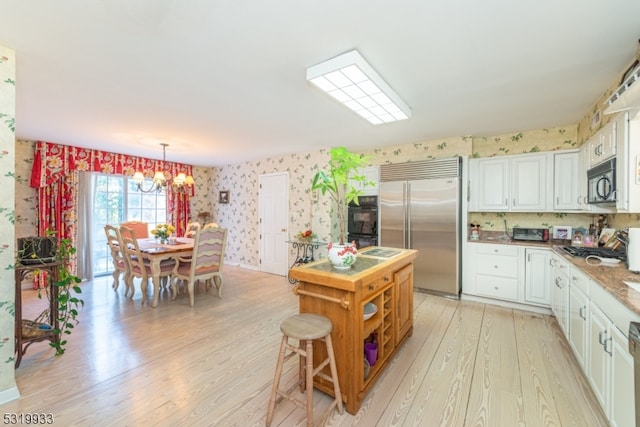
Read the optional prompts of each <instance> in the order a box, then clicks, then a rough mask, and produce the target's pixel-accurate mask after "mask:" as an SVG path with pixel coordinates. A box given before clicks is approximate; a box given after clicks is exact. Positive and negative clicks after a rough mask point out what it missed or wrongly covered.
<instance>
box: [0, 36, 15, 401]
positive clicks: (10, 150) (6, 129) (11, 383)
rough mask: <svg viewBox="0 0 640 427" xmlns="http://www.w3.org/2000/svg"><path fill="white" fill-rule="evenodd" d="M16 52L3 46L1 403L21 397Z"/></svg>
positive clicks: (0, 96) (0, 70)
mask: <svg viewBox="0 0 640 427" xmlns="http://www.w3.org/2000/svg"><path fill="white" fill-rule="evenodd" d="M15 59H16V56H15V52H14V51H13V50H11V49H7V48H5V47H2V46H0V171H2V173H1V174H0V187H1V188H2V198H0V403H2V402H4V401H8V400H12V399H14V398H17V397H18V394H17V393H18V391H17V388H16V382H15V375H14V334H13V331H14V313H15V287H14V280H15V279H14V277H15V276H14V259H15V258H14V247H15V229H14V223H15V207H14V203H13V201H14V199H15V187H16V186H15V178H14V176H15V162H16V160H15V159H16V153H15V146H16V144H15V111H16V109H15V104H16V83H15V79H16V61H15Z"/></svg>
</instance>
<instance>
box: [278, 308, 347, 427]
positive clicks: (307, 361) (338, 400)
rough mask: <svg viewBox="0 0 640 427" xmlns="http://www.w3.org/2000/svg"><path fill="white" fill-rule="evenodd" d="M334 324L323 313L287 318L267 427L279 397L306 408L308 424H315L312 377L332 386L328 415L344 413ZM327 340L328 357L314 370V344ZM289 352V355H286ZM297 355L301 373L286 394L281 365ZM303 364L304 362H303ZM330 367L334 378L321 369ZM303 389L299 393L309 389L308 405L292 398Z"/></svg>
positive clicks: (307, 394) (284, 323)
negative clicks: (297, 391) (296, 344)
mask: <svg viewBox="0 0 640 427" xmlns="http://www.w3.org/2000/svg"><path fill="white" fill-rule="evenodd" d="M332 330H333V324H332V323H331V320H329V319H328V318H326V317H325V316H322V315H320V314H311V313H304V314H297V315H295V316H291V317H289V318H287V319H285V320H284V321H283V322H282V323H281V324H280V331H282V334H283V337H282V343H281V344H280V354H279V355H278V364H277V365H276V374H275V377H274V379H273V389H272V390H271V398H270V399H269V410H268V412H267V422H266V425H267V427H268V426H269V425H271V420H272V419H273V410H274V408H275V405H276V399H278V396H281V397H284V398H285V399H288V400H290V401H291V402H293V403H295V404H296V405H297V406H299V407H301V408H305V407H306V409H307V425H308V426H312V425H313V377H315V376H319V377H321V378H323V379H325V380H326V381H331V382H332V383H333V392H334V395H335V399H334V401H333V402H332V403H331V405H330V406H329V408H327V410H326V412H325V414H323V416H325V415H327V414H328V413H329V411H331V410H332V409H333V407H334V406H336V405H338V412H339V413H341V414H342V412H343V407H342V395H341V394H340V384H339V383H338V372H337V370H336V360H335V358H334V355H333V344H332V343H331V331H332ZM289 338H293V339H297V340H298V341H299V344H298V346H295V345H292V344H289ZM314 340H320V341H324V343H325V345H326V346H327V358H326V359H325V360H324V361H323V362H322V363H320V364H319V365H318V366H317V367H316V368H315V369H314V368H313V341H314ZM287 350H289V351H290V353H288V354H287ZM296 354H299V355H300V358H301V361H300V362H301V363H300V372H299V373H298V381H296V382H295V383H294V384H293V385H292V386H290V387H289V388H288V389H286V391H283V390H280V388H279V387H280V376H281V374H282V365H283V364H284V362H285V361H287V360H289V359H290V358H291V357H293V356H295V355H296ZM303 362H304V363H303ZM327 364H329V367H330V369H331V376H328V375H326V374H325V373H324V372H321V370H322V369H323V368H324V367H325V366H327ZM298 386H300V390H301V391H304V390H305V387H306V402H305V401H304V400H301V399H298V398H296V397H295V396H294V395H293V390H294V389H295V388H297V387H298Z"/></svg>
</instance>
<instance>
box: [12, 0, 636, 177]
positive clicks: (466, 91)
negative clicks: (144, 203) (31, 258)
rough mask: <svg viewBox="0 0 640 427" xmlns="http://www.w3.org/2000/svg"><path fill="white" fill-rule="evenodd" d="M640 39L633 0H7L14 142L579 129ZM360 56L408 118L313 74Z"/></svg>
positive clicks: (258, 142) (205, 151)
mask: <svg viewBox="0 0 640 427" xmlns="http://www.w3.org/2000/svg"><path fill="white" fill-rule="evenodd" d="M638 38H640V1H638V0H608V1H602V0H563V1H557V0H537V1H530V2H527V5H526V6H523V2H519V1H513V0H485V1H478V0H455V1H454V0H450V1H447V0H440V1H433V0H431V1H429V0H405V1H396V2H392V1H388V0H348V1H345V0H324V1H309V0H306V1H305V0H280V1H275V0H262V1H258V0H254V1H248V0H224V1H222V0H83V1H77V0H75V1H74V0H56V1H51V0H30V1H24V0H0V45H3V46H6V47H10V48H12V49H14V50H15V51H16V56H17V78H16V90H17V100H16V104H17V105H16V108H17V111H16V134H17V135H16V136H17V138H19V139H30V140H46V141H51V142H57V143H62V144H70V145H77V146H81V147H94V148H100V149H105V150H109V151H115V152H121V153H127V154H133V155H143V156H146V157H153V158H161V156H162V154H161V153H162V149H161V147H160V145H159V143H160V142H167V143H169V144H170V145H169V147H168V148H167V160H171V161H179V162H186V163H191V164H194V165H201V166H220V165H226V164H234V163H239V162H243V161H248V160H257V159H263V158H266V157H269V156H276V155H282V154H285V153H292V152H302V151H305V152H306V151H313V150H316V149H319V148H327V147H332V146H337V145H346V146H348V147H350V148H352V149H354V150H358V149H366V148H374V147H380V146H384V145H390V144H405V143H413V142H419V141H426V140H433V139H438V138H443V137H449V136H461V135H473V136H488V135H499V134H503V133H508V132H512V131H520V130H529V129H541V128H546V127H553V126H562V125H569V124H574V123H577V122H578V121H579V120H580V119H581V118H582V116H583V115H584V114H585V113H586V112H587V110H588V109H589V107H590V106H591V105H592V104H593V102H595V101H596V99H597V98H598V97H599V96H600V95H601V94H602V93H603V91H604V90H606V89H607V87H608V86H609V85H610V83H611V82H612V81H613V80H614V79H615V78H616V77H617V76H618V75H619V74H620V73H621V72H622V71H623V70H624V68H625V67H626V66H627V65H628V64H629V63H630V62H631V61H632V60H633V58H634V57H635V55H636V49H637V40H638ZM352 49H357V50H358V51H359V52H360V53H361V54H362V55H363V56H364V57H365V58H366V59H367V60H368V62H369V63H370V64H371V65H372V66H373V67H374V68H376V69H377V71H378V72H379V73H380V74H381V75H382V76H383V78H384V79H385V80H386V81H387V83H388V84H389V85H390V86H391V87H393V88H394V89H395V91H396V92H397V93H398V94H399V95H400V96H401V97H403V99H404V100H405V102H406V103H407V104H408V105H409V106H410V107H411V109H412V115H413V116H412V118H411V119H409V120H404V121H401V122H396V123H390V124H385V125H378V126H374V125H371V124H369V123H368V122H367V121H366V120H364V119H362V118H360V117H359V116H357V115H356V114H355V113H353V112H351V111H349V110H347V109H346V108H345V107H343V106H341V105H340V104H338V103H337V102H335V101H334V100H333V99H331V98H329V97H328V96H327V95H324V94H322V93H321V92H319V91H318V90H317V89H315V88H314V87H312V86H311V85H310V84H309V83H307V82H306V79H305V70H306V68H307V67H309V66H311V65H314V64H317V63H319V62H322V61H324V60H326V59H329V58H331V57H334V56H336V55H338V54H341V53H343V52H346V51H349V50H352Z"/></svg>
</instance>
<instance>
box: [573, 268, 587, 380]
mask: <svg viewBox="0 0 640 427" xmlns="http://www.w3.org/2000/svg"><path fill="white" fill-rule="evenodd" d="M588 316H589V298H588V297H587V295H586V294H585V293H584V292H583V291H582V290H581V289H580V287H579V286H578V285H576V284H575V283H574V281H573V278H572V279H571V284H570V287H569V344H570V345H571V348H572V349H573V353H574V354H575V356H576V359H578V362H579V363H580V366H581V367H582V369H586V367H587V351H588V348H587V343H588V342H589V323H588V321H589V318H588Z"/></svg>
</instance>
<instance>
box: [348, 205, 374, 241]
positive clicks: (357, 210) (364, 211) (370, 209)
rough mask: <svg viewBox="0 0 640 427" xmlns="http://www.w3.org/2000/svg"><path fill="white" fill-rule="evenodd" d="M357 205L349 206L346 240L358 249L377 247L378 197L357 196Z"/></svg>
mask: <svg viewBox="0 0 640 427" xmlns="http://www.w3.org/2000/svg"><path fill="white" fill-rule="evenodd" d="M358 202H359V205H356V204H355V203H353V202H352V203H350V204H349V209H348V210H347V212H348V213H347V232H348V236H347V240H348V241H349V242H352V241H354V240H355V242H356V246H357V247H358V248H365V247H367V246H377V245H378V196H359V197H358Z"/></svg>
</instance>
